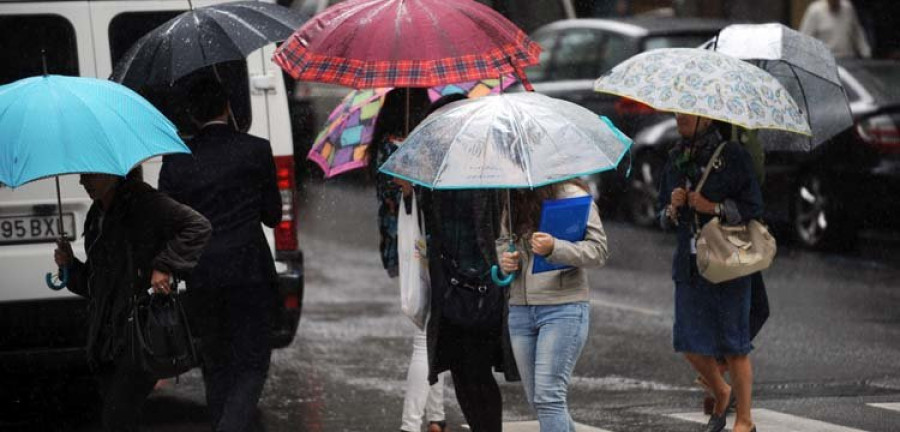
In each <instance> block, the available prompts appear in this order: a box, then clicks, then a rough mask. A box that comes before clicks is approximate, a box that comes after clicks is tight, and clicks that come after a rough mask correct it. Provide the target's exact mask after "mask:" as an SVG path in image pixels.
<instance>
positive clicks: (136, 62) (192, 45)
mask: <svg viewBox="0 0 900 432" xmlns="http://www.w3.org/2000/svg"><path fill="white" fill-rule="evenodd" d="M308 18H309V17H307V16H305V15H303V14H300V13H298V12H296V11H293V10H291V9H288V8H285V7H282V6H278V5H275V4H271V3H263V2H259V1H240V2H234V3H224V4H219V5H214V6H207V7H202V8H197V9H193V8H192V9H191V10H190V11H187V12H184V13H182V14H180V15H178V16H176V17H175V18H172V19H171V20H169V21H167V22H165V23H164V24H162V25H161V26H159V27H157V28H155V29H153V30H152V31H151V32H150V33H147V34H146V35H144V36H143V37H142V38H140V39H139V40H138V41H137V42H135V44H134V45H132V46H131V48H129V49H128V52H126V53H125V55H124V56H123V57H122V59H121V60H120V61H119V62H118V63H117V64H116V66H115V68H114V69H113V73H112V76H111V77H110V79H111V80H113V81H116V82H119V83H122V84H124V85H125V86H127V87H130V88H133V89H138V88H140V87H142V86H154V85H161V84H162V85H171V84H172V83H174V82H175V80H177V79H178V78H181V77H183V76H185V75H187V74H189V73H191V72H193V71H195V70H198V69H201V68H203V67H206V66H210V65H215V64H217V63H222V62H226V61H232V60H241V59H243V58H245V57H247V55H249V54H250V53H251V52H253V51H255V50H257V49H259V48H262V47H263V46H265V45H267V44H270V43H272V42H277V41H282V40H284V39H286V38H287V37H288V36H290V35H291V33H293V32H294V31H295V30H296V29H297V28H299V27H300V26H301V25H302V24H303V23H304V22H306V20H307V19H308Z"/></svg>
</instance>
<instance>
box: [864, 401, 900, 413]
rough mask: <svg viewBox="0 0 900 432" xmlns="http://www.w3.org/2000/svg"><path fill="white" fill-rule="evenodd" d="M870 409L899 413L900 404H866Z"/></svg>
mask: <svg viewBox="0 0 900 432" xmlns="http://www.w3.org/2000/svg"><path fill="white" fill-rule="evenodd" d="M868 405H869V406H870V407H874V408H881V409H886V410H890V411H897V412H900V402H897V403H870V404H868Z"/></svg>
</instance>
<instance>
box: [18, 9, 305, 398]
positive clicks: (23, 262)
mask: <svg viewBox="0 0 900 432" xmlns="http://www.w3.org/2000/svg"><path fill="white" fill-rule="evenodd" d="M221 2H223V1H218V0H212V1H203V0H195V1H194V2H193V4H194V6H195V7H200V6H206V5H210V4H214V3H221ZM187 8H188V2H187V1H185V0H128V1H122V0H111V1H91V0H74V1H56V2H54V1H27V0H18V1H17V0H13V1H8V0H0V85H2V84H8V83H10V82H13V81H15V80H18V79H21V78H24V77H28V76H34V75H40V74H41V73H42V61H41V58H42V54H41V52H42V50H44V51H45V52H46V59H47V67H48V69H49V73H51V74H61V75H74V76H87V77H98V78H107V77H109V76H110V73H111V72H112V68H113V65H114V63H115V61H116V60H117V59H118V58H119V57H121V56H122V54H124V52H125V51H126V50H127V49H128V48H129V47H130V46H131V44H132V43H133V42H135V41H136V40H137V39H138V38H139V37H141V36H142V35H143V34H145V33H146V32H148V31H149V30H151V29H153V28H154V27H156V26H158V25H159V24H162V23H163V22H165V21H167V20H169V19H170V18H172V17H174V16H175V15H177V14H179V13H181V12H183V11H184V10H186V9H187ZM273 51H274V45H270V46H267V47H265V48H263V49H261V50H258V51H257V52H254V53H252V54H251V55H250V56H248V57H247V58H246V59H245V60H244V61H241V62H236V66H234V65H233V67H231V68H229V69H228V70H229V71H230V73H231V75H232V79H231V80H229V86H230V90H231V92H232V101H231V102H232V105H233V106H234V107H235V109H234V111H235V114H236V117H237V122H238V124H240V125H241V127H242V129H245V130H247V131H248V132H249V133H250V134H252V135H255V136H258V137H261V138H265V139H268V140H269V142H270V143H271V144H272V150H273V153H274V155H275V163H276V168H277V175H278V184H279V188H280V189H281V193H282V200H283V206H282V208H283V212H284V215H283V219H282V222H281V224H280V225H279V226H278V227H277V228H276V229H275V230H274V232H273V230H270V229H266V230H265V231H266V235H267V237H268V238H269V240H270V244H271V245H272V251H273V254H274V256H275V259H276V266H277V269H278V272H279V285H280V289H281V293H282V297H283V308H282V311H281V314H280V317H279V318H280V320H279V326H278V329H277V330H276V331H275V332H273V335H272V338H273V342H274V343H275V345H276V346H278V347H280V346H285V345H287V344H289V343H290V342H291V340H292V339H293V337H294V334H295V333H296V330H297V323H298V321H299V319H300V309H301V305H302V299H303V254H302V252H301V250H300V248H299V244H298V237H297V226H296V224H295V221H296V217H295V216H296V208H297V207H296V186H295V183H296V182H295V178H294V151H293V142H292V136H291V115H290V113H289V111H288V103H287V97H286V91H285V79H284V78H283V74H282V71H281V70H280V69H279V68H278V66H276V65H275V64H274V63H272V62H271V61H270V58H271V57H272V52H273ZM291 87H293V83H291ZM176 123H177V122H176ZM0 139H2V137H0ZM160 165H161V159H160V158H156V159H153V160H150V161H148V162H146V163H144V165H143V168H144V180H145V181H147V182H148V183H149V184H151V185H153V186H155V185H156V182H157V178H158V175H159V169H160ZM60 180H61V186H62V207H63V208H62V211H63V221H64V225H65V231H66V234H67V235H68V236H69V238H70V239H71V240H72V241H74V245H73V248H74V250H75V251H76V254H78V255H79V256H80V258H82V259H83V258H84V254H83V251H84V243H83V238H82V234H83V233H82V229H83V225H84V218H85V215H86V213H87V210H88V207H89V206H90V201H89V199H88V197H87V195H86V193H85V192H84V190H83V189H82V188H81V187H80V185H79V184H78V176H74V175H69V176H63V177H61V178H60ZM56 214H57V204H56V189H55V184H54V181H53V180H52V179H50V180H42V181H37V182H33V183H29V184H26V185H24V186H21V187H19V188H17V189H10V188H8V187H0V383H2V382H6V381H4V380H3V377H8V376H12V375H22V374H27V373H41V372H44V371H47V370H51V369H60V368H65V369H66V370H68V369H70V368H83V367H85V366H86V365H85V361H84V359H85V355H84V352H83V346H84V345H85V343H84V342H85V341H84V335H85V332H86V325H85V318H86V302H85V301H84V300H83V299H81V298H79V297H77V296H75V295H73V294H71V293H69V292H68V291H67V290H62V291H52V290H50V289H49V288H48V287H47V286H46V285H45V282H44V275H45V273H47V272H51V271H52V272H55V271H56V269H55V265H54V263H53V249H54V247H55V246H54V238H55V236H56V233H55V232H54V230H53V227H55V226H56V220H57V216H56Z"/></svg>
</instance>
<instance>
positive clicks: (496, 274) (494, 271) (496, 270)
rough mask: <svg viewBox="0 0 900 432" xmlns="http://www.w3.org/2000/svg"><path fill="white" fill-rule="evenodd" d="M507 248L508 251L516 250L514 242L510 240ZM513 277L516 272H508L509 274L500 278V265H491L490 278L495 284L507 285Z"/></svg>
mask: <svg viewBox="0 0 900 432" xmlns="http://www.w3.org/2000/svg"><path fill="white" fill-rule="evenodd" d="M507 250H508V251H509V252H515V251H516V245H515V243H513V242H512V241H510V242H509V249H507ZM515 278H516V274H515V273H510V274H508V275H506V277H505V278H503V279H500V267H498V266H497V265H493V266H491V279H493V280H494V283H495V284H497V286H502V287H505V286H508V285H509V284H511V283H512V281H513V279H515Z"/></svg>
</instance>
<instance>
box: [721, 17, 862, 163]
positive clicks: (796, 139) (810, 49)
mask: <svg viewBox="0 0 900 432" xmlns="http://www.w3.org/2000/svg"><path fill="white" fill-rule="evenodd" d="M706 48H708V49H713V50H715V51H718V52H720V53H723V54H726V55H729V56H732V57H736V58H739V59H742V60H747V61H750V62H751V63H753V64H755V65H757V66H759V67H760V68H762V69H764V70H766V71H767V72H769V73H770V74H772V75H773V76H775V78H776V79H777V80H778V81H779V82H781V84H782V85H783V86H784V87H785V89H786V90H787V91H788V92H789V93H790V94H791V96H792V97H793V98H794V100H795V101H796V102H797V105H798V106H799V108H800V109H801V110H802V111H803V112H804V114H805V115H806V117H807V120H809V125H810V128H811V129H812V137H805V136H800V135H797V134H789V133H782V132H778V131H760V132H759V138H760V141H762V142H763V143H764V145H765V147H766V149H767V150H781V151H809V150H811V149H813V148H814V147H816V146H818V145H819V144H822V143H823V142H825V141H827V140H829V139H831V138H832V137H834V136H835V135H837V134H838V133H840V132H842V131H844V130H845V129H847V128H849V127H850V126H852V125H853V118H852V116H851V114H850V106H849V105H848V103H847V95H846V94H845V93H844V89H843V87H842V86H841V82H840V80H839V79H838V70H837V64H836V63H835V60H834V55H833V54H832V53H831V51H830V50H829V49H828V47H826V46H825V45H824V44H823V43H822V42H820V41H819V40H817V39H814V38H812V37H809V36H806V35H804V34H801V33H799V32H796V31H794V30H791V29H790V28H788V27H785V26H783V25H781V24H735V25H730V26H728V27H725V28H724V29H722V31H721V32H720V33H719V35H718V37H717V38H716V39H714V40H712V41H710V42H708V43H707V44H706Z"/></svg>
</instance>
